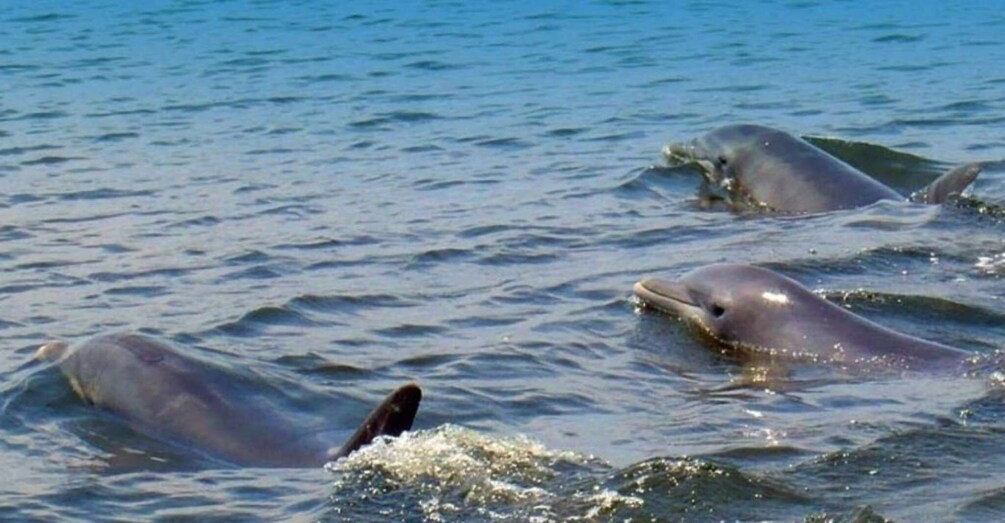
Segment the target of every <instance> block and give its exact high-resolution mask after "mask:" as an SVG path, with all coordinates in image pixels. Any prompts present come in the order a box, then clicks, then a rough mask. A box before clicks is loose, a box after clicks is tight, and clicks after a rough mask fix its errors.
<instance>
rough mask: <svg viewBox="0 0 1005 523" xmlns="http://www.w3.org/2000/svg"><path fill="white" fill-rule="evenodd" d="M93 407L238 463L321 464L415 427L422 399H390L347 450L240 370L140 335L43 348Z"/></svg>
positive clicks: (410, 394)
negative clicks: (285, 410) (271, 400)
mask: <svg viewBox="0 0 1005 523" xmlns="http://www.w3.org/2000/svg"><path fill="white" fill-rule="evenodd" d="M36 358H37V359H39V360H43V361H49V362H54V364H55V365H57V366H58V367H59V369H60V370H61V371H62V373H63V374H64V375H65V376H66V377H67V378H68V379H69V381H70V384H71V385H72V387H73V389H74V391H76V393H77V394H78V395H79V396H80V397H81V398H82V399H83V400H84V401H86V402H87V403H89V404H92V405H95V406H97V407H99V408H101V409H104V410H107V411H110V412H112V413H114V414H116V415H118V416H119V417H121V418H123V419H125V420H126V421H127V422H128V423H129V424H130V426H132V427H133V428H134V429H136V430H137V431H139V432H142V433H144V434H147V435H150V436H153V437H156V438H158V439H162V440H165V441H168V442H169V443H172V444H177V445H182V446H186V447H190V448H193V449H195V450H197V451H200V452H202V453H203V454H205V455H207V456H209V457H212V458H216V459H218V460H221V461H224V462H228V463H231V464H234V465H239V466H256V467H312V466H321V465H323V464H325V463H326V462H328V461H331V460H335V459H338V458H339V457H342V456H347V455H349V454H350V453H352V452H353V451H355V450H357V449H359V448H360V447H362V446H364V445H367V444H369V443H370V442H371V441H372V440H373V439H374V438H375V437H377V436H380V435H388V436H398V435H400V434H401V433H402V432H405V431H407V430H409V429H410V428H411V427H412V421H413V420H414V418H415V414H416V412H417V411H418V408H419V402H420V401H421V399H422V391H421V390H420V389H419V387H418V386H417V385H415V384H411V383H410V384H406V385H403V386H401V387H399V388H398V389H396V390H395V391H394V392H392V393H391V394H389V395H388V396H387V397H386V398H385V399H384V401H382V402H381V403H380V404H379V405H378V406H377V407H376V408H375V409H374V410H373V411H372V412H371V413H370V415H369V416H368V417H367V418H366V419H365V420H364V421H363V423H362V424H361V425H360V426H359V428H358V429H357V430H356V432H355V433H354V434H353V435H352V436H351V437H350V438H349V439H348V440H347V441H345V442H344V443H342V444H341V445H337V446H332V445H331V443H330V442H327V441H324V440H323V438H322V437H321V436H320V433H318V432H312V431H310V430H308V429H304V428H301V427H298V426H297V425H296V424H295V423H293V422H292V421H291V420H290V419H288V418H287V417H285V416H283V415H282V413H281V412H276V410H275V409H270V408H268V402H267V401H265V400H264V399H263V398H261V397H260V396H259V395H257V394H256V393H255V392H256V391H255V390H253V388H252V387H250V386H249V384H247V383H242V382H241V379H240V378H239V377H238V376H236V375H234V374H233V373H230V372H227V371H226V370H224V369H223V368H221V367H218V366H216V365H213V364H210V363H208V362H205V361H202V360H199V359H196V358H194V357H191V356H187V355H184V354H182V353H181V352H179V351H177V350H175V349H174V348H173V347H171V346H170V345H168V344H166V343H164V342H161V341H158V340H156V339H153V338H150V337H147V336H143V335H140V334H133V333H120V334H112V335H105V336H98V337H95V338H93V339H91V340H89V341H87V342H85V343H83V344H80V345H77V346H74V347H71V346H69V345H67V344H66V343H63V342H58V341H57V342H51V343H47V344H45V345H42V346H41V347H40V348H39V349H38V351H37V352H36Z"/></svg>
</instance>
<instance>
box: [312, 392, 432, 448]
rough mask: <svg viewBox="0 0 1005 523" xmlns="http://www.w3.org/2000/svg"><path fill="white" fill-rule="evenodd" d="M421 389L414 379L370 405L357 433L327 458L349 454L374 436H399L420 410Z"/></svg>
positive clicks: (408, 427)
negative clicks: (372, 406)
mask: <svg viewBox="0 0 1005 523" xmlns="http://www.w3.org/2000/svg"><path fill="white" fill-rule="evenodd" d="M421 400H422V389H420V388H419V386H418V385H416V384H414V383H409V384H408V385H403V386H401V387H398V389H397V390H395V391H394V392H392V393H391V394H389V395H388V396H387V398H384V401H382V402H381V403H380V405H377V408H375V409H373V412H371V413H370V415H369V416H367V418H366V421H364V422H363V424H362V425H360V427H359V429H357V430H356V433H355V434H353V435H352V437H350V438H349V440H348V441H346V442H345V444H344V445H342V448H340V449H338V451H337V452H334V453H329V458H330V459H337V458H341V457H343V456H348V455H349V454H352V452H353V451H355V450H357V449H359V448H360V447H363V446H365V445H367V444H369V443H370V442H371V441H373V438H376V437H377V436H383V435H387V436H399V435H401V433H402V432H405V431H406V430H408V429H410V428H412V421H413V420H415V414H416V412H418V411H419V402H420V401H421Z"/></svg>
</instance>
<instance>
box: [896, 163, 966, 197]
mask: <svg viewBox="0 0 1005 523" xmlns="http://www.w3.org/2000/svg"><path fill="white" fill-rule="evenodd" d="M982 169H984V166H983V165H981V164H980V163H976V162H975V163H968V164H965V165H961V166H959V167H957V168H955V169H953V170H951V171H949V172H947V173H946V174H943V175H942V176H939V177H938V178H936V179H935V181H934V182H932V183H930V184H928V186H926V187H925V188H923V189H921V190H920V191H917V192H915V193H914V194H912V195H911V197H910V200H911V201H912V202H917V203H943V202H945V201H947V200H949V199H950V198H952V197H954V196H959V195H960V194H961V193H962V192H963V190H964V189H966V188H967V187H969V186H970V184H971V183H974V180H976V179H977V175H978V174H980V173H981V170H982Z"/></svg>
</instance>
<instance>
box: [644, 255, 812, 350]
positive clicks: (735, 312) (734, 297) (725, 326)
mask: <svg viewBox="0 0 1005 523" xmlns="http://www.w3.org/2000/svg"><path fill="white" fill-rule="evenodd" d="M634 291H635V296H636V297H637V298H638V300H639V301H641V303H642V304H643V305H645V306H648V307H651V308H654V309H657V310H660V311H663V312H666V313H668V314H671V315H674V316H678V317H680V318H682V319H683V320H685V321H687V322H689V323H692V324H694V325H696V326H697V327H699V328H700V329H701V330H703V331H704V332H706V333H708V334H709V335H710V336H712V337H713V338H715V339H716V340H718V341H721V342H725V343H728V344H734V345H742V346H748V347H757V348H766V349H788V348H789V347H779V346H776V344H777V341H778V339H779V337H778V336H777V334H778V331H779V330H784V329H786V328H787V327H791V324H792V318H794V317H802V316H805V314H803V312H802V311H805V309H806V308H807V307H814V308H815V307H818V306H819V305H820V304H826V302H825V301H824V300H823V299H821V298H820V297H818V296H816V295H815V294H813V293H812V292H810V291H809V290H807V289H806V288H805V287H803V286H802V285H800V284H799V283H797V282H796V281H794V280H791V279H789V278H786V277H785V276H782V275H780V274H776V273H774V272H771V271H769V270H767V269H762V268H760V267H754V266H751V265H739V264H718V265H709V266H706V267H701V268H699V269H696V270H694V271H691V272H689V273H687V274H685V275H684V276H683V277H681V278H680V279H678V280H675V281H668V280H662V279H658V278H647V279H644V280H642V281H640V282H638V283H636V284H635V288H634ZM796 309H798V312H797V313H796V314H793V312H794V310H796Z"/></svg>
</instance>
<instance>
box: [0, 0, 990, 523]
mask: <svg viewBox="0 0 1005 523" xmlns="http://www.w3.org/2000/svg"><path fill="white" fill-rule="evenodd" d="M1003 28H1005V14H1003V12H1002V11H1001V10H1000V9H999V8H998V7H997V6H995V5H993V4H992V3H985V4H981V5H976V4H968V5H963V4H961V5H959V6H950V5H945V4H943V3H937V2H921V3H917V2H910V3H909V2H888V3H885V4H883V5H882V6H879V5H874V6H870V8H869V9H868V10H863V9H862V6H861V5H860V4H857V3H816V2H793V3H785V4H780V3H779V4H776V3H771V2H762V3H753V2H747V3H742V4H740V5H730V3H711V2H707V3H706V2H692V3H680V2H653V3H649V2H593V3H588V4H584V3H568V4H552V5H548V4H536V3H531V2H519V3H498V4H481V3H474V4H473V3H466V2H459V3H449V2H444V3H423V4H415V5H407V6H406V5H400V4H399V3H396V2H368V3H366V4H359V5H356V4H344V3H320V2H317V3H314V2H299V3H295V4H294V3H289V2H264V1H259V2H252V1H235V2H155V3H151V4H148V5H145V6H140V5H138V4H137V5H133V4H132V3H117V2H107V3H101V2H97V1H85V2H77V3H73V4H69V3H65V2H42V3H39V2H13V3H7V4H5V6H4V7H3V8H0V42H3V45H2V46H0V85H2V86H3V88H2V89H0V180H2V187H3V189H2V191H0V271H2V274H3V279H2V281H0V303H2V305H3V309H2V311H3V312H2V313H0V336H2V339H3V342H4V345H5V346H6V348H7V350H5V351H3V352H2V353H0V376H2V377H0V380H2V381H0V401H2V405H3V410H2V416H0V466H2V467H0V469H2V472H0V478H2V480H0V517H2V518H4V519H9V520H26V519H36V520H51V519H60V520H84V521H91V520H93V519H95V518H97V517H102V518H121V519H123V520H137V519H167V518H173V519H175V520H194V521H207V520H232V519H235V518H236V519H262V520H279V519H292V520H329V521H339V520H350V521H365V520H371V521H385V520H388V519H390V520H410V521H420V520H424V519H427V520H440V521H454V520H463V521H485V520H498V521H523V520H534V521H563V520H587V521H593V520H619V521H620V520H626V519H628V518H631V519H632V520H633V521H649V520H657V521H677V520H687V521H696V520H760V519H775V520H809V521H830V520H841V521H873V520H880V519H881V518H884V517H885V518H893V519H897V520H903V521H917V520H926V519H927V520H947V519H953V520H972V521H987V520H995V519H1001V518H1002V516H1003V515H1005V491H1003V490H1002V487H1001V485H1002V484H1003V482H1005V474H1003V473H1002V470H1005V408H1003V401H1002V400H1003V399H1005V397H1003V396H1005V393H1003V391H1005V387H1003V386H1002V385H1001V384H1000V383H1001V378H1000V375H998V374H995V373H993V372H992V370H985V371H979V372H974V373H972V375H966V376H963V375H961V376H948V377H947V376H928V375H909V376H899V375H893V376H891V375H890V374H889V373H870V372H858V371H856V372H852V371H847V370H843V369H839V368H834V367H833V366H828V365H809V364H795V363H793V364H792V365H791V366H786V367H785V368H781V367H779V368H772V369H767V370H766V369H764V368H751V367H750V366H749V365H745V364H744V362H742V361H738V360H737V359H735V358H733V357H730V356H728V355H720V354H718V353H717V351H716V350H715V348H714V347H710V346H709V345H707V344H705V343H704V342H703V341H701V340H700V339H699V338H698V337H696V336H695V335H694V334H693V333H692V332H691V331H689V330H688V329H687V328H686V327H685V326H683V325H682V324H680V323H679V322H677V321H674V320H672V319H669V318H667V317H664V316H661V315H658V314H654V313H650V312H648V311H646V312H641V311H637V310H635V307H634V304H633V302H632V300H631V286H632V284H633V283H634V282H635V281H637V280H638V279H640V278H642V277H644V276H648V275H658V276H663V277H673V276H676V275H679V274H681V273H683V272H684V271H686V270H689V269H691V268H694V267H697V266H700V265H704V264H707V263H712V262H717V261H723V260H733V261H743V262H749V263H757V264H761V265H765V266H768V267H771V268H773V269H776V270H778V271H780V272H783V273H785V274H787V275H789V276H791V277H794V278H796V279H798V280H800V281H801V282H803V283H804V284H806V285H807V286H808V287H810V288H813V289H816V290H820V291H821V292H823V293H824V294H825V295H826V296H828V297H829V298H830V299H833V300H835V301H838V302H840V303H843V304H844V305H846V306H847V307H849V308H851V309H852V310H853V311H855V312H857V313H860V314H862V315H864V316H867V317H869V318H872V319H874V320H876V321H877V322H879V323H882V324H883V325H887V326H889V327H892V328H895V329H898V330H901V331H904V332H908V333H911V334H913V335H916V336H920V337H924V338H927V339H932V340H936V341H939V342H942V343H946V344H950V345H954V346H957V347H961V348H963V349H966V350H969V351H972V352H973V353H974V354H975V355H976V356H977V357H978V358H988V359H991V360H993V359H994V358H993V357H994V356H995V355H996V351H997V350H999V348H1000V347H1002V345H1003V343H1005V312H1003V311H1005V307H1003V306H1002V297H1003V296H1005V284H1003V282H1002V280H1001V274H1002V273H1003V272H1005V238H1003V234H1002V231H1003V230H1005V229H1003V223H1002V219H1003V217H1005V212H1003V210H1002V209H1003V208H1002V207H1001V206H1000V205H1001V203H1000V202H1002V201H1003V199H1005V181H1003V180H1005V177H1003V173H1005V165H1003V164H1002V163H1001V162H1000V160H1001V158H1003V157H1005V135H1003V134H1002V132H1001V129H1002V124H1003V123H1005V116H1002V115H1003V114H1005V65H1003V64H1005V45H1003V44H1002V43H1001V34H1003ZM743 121H746V122H756V123H761V124H765V125H772V126H776V127H780V128H783V129H786V130H789V131H791V132H793V133H796V134H802V135H809V136H811V137H815V138H813V139H814V140H815V141H816V142H817V143H818V144H819V145H820V146H822V147H824V148H826V149H828V150H830V151H832V152H833V153H834V154H836V155H838V156H840V157H842V158H843V159H845V160H847V161H849V162H851V163H853V164H856V165H858V166H860V167H861V168H862V169H863V170H865V171H866V172H868V173H870V174H873V175H874V176H876V177H878V178H880V179H881V180H883V181H884V182H885V183H887V184H889V185H891V186H893V187H895V188H897V189H898V190H900V191H902V192H904V193H908V192H910V191H911V190H913V189H915V188H918V187H920V186H922V185H924V184H925V183H927V182H928V181H930V180H931V179H933V178H934V177H935V176H937V175H938V174H939V173H940V172H942V171H944V170H946V169H948V168H949V167H951V166H952V165H955V164H958V163H961V162H965V161H976V160H981V161H988V162H990V163H989V164H988V165H987V167H986V169H985V172H984V173H983V174H982V175H981V178H980V179H979V180H978V182H977V184H976V187H975V191H974V194H973V195H972V197H970V198H968V199H965V200H964V201H962V202H959V203H956V204H953V205H947V206H943V207H928V206H919V205H911V204H906V203H901V202H881V203H878V204H876V205H873V206H871V207H868V208H865V209H858V210H854V211H842V212H834V213H829V214H823V215H816V216H801V217H799V216H797V217H792V216H770V215H759V214H753V215H750V214H736V213H732V212H729V211H727V210H725V209H722V208H721V206H717V205H715V204H714V202H713V203H710V202H706V201H704V200H702V199H701V198H700V197H699V187H700V176H699V175H698V173H697V172H696V171H694V170H693V169H690V168H688V167H674V168H669V167H665V166H662V165H661V162H662V160H661V158H660V154H659V153H660V148H661V146H662V145H663V144H665V143H667V142H670V141H677V140H683V139H689V138H691V137H694V136H696V135H698V134H701V133H704V132H706V131H708V130H710V129H711V128H714V127H715V126H718V125H722V124H727V123H735V122H743ZM117 330H140V331H142V332H145V333H148V334H151V335H154V336H157V337H159V338H162V339H166V340H170V341H172V342H174V343H175V344H176V345H178V346H180V347H184V348H186V350H193V351H196V352H198V353H199V354H200V355H201V356H203V357H206V358H210V359H213V360H214V361H216V362H218V363H220V364H221V365H227V366H230V367H233V368H242V369H245V370H246V371H248V372H249V373H250V375H253V376H256V378H257V379H258V380H259V381H260V383H261V386H262V388H263V390H270V391H275V393H276V394H277V395H278V396H280V397H281V398H282V401H283V402H285V403H284V404H285V405H287V407H288V408H289V409H290V410H291V411H293V412H295V413H297V414H298V415H302V416H303V417H304V418H309V419H329V420H331V423H332V424H333V425H335V426H334V427H332V428H334V429H338V430H342V431H349V430H352V428H353V425H354V423H355V420H357V419H361V418H362V417H363V416H364V415H365V414H366V412H367V411H368V410H369V408H370V407H371V406H372V405H373V404H375V403H376V402H377V401H379V399H380V398H381V397H383V395H384V394H385V393H387V392H388V391H389V390H391V388H392V387H394V386H395V385H397V384H399V383H401V382H404V381H407V380H416V381H418V382H419V383H420V384H421V385H422V387H423V389H424V391H425V397H424V401H423V404H422V407H421V409H420V413H419V417H418V419H417V422H416V427H415V429H416V431H415V432H414V433H413V434H410V435H409V436H408V437H406V438H403V439H401V440H398V441H395V442H382V443H380V444H378V445H376V446H374V447H372V448H370V449H368V450H367V451H365V452H362V453H359V454H358V455H355V456H353V457H352V458H350V459H348V460H344V461H340V462H338V463H335V464H332V465H330V466H329V467H328V468H326V469H317V470H312V469H307V470H266V469H222V470H221V469H219V468H215V467H212V466H208V465H207V464H206V463H204V462H202V461H201V460H200V459H199V458H198V457H195V456H192V455H191V453H189V452H186V451H185V449H179V448H174V447H172V446H170V445H168V444H166V443H165V442H160V441H157V440H152V439H150V438H147V437H145V436H142V435H140V434H137V433H135V432H133V431H131V430H130V429H129V428H128V427H127V426H126V425H125V424H124V423H123V422H122V421H121V420H117V419H115V418H111V417H108V416H106V415H103V414H102V413H100V412H97V411H95V410H94V409H91V408H88V407H86V406H85V405H82V404H81V402H80V401H79V400H78V399H77V398H76V397H75V396H74V395H73V392H72V390H71V389H70V387H69V386H68V385H67V383H66V382H65V380H64V379H63V378H62V377H61V376H59V375H58V372H56V371H54V370H53V369H50V368H45V367H44V366H42V365H40V364H38V363H35V362H33V361H32V355H33V352H34V349H35V348H36V347H37V346H38V345H39V344H41V343H43V342H45V341H47V340H51V339H57V338H58V339H66V340H71V341H79V340H82V339H85V338H87V337H89V336H91V335H94V334H99V333H105V332H110V331H117Z"/></svg>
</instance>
